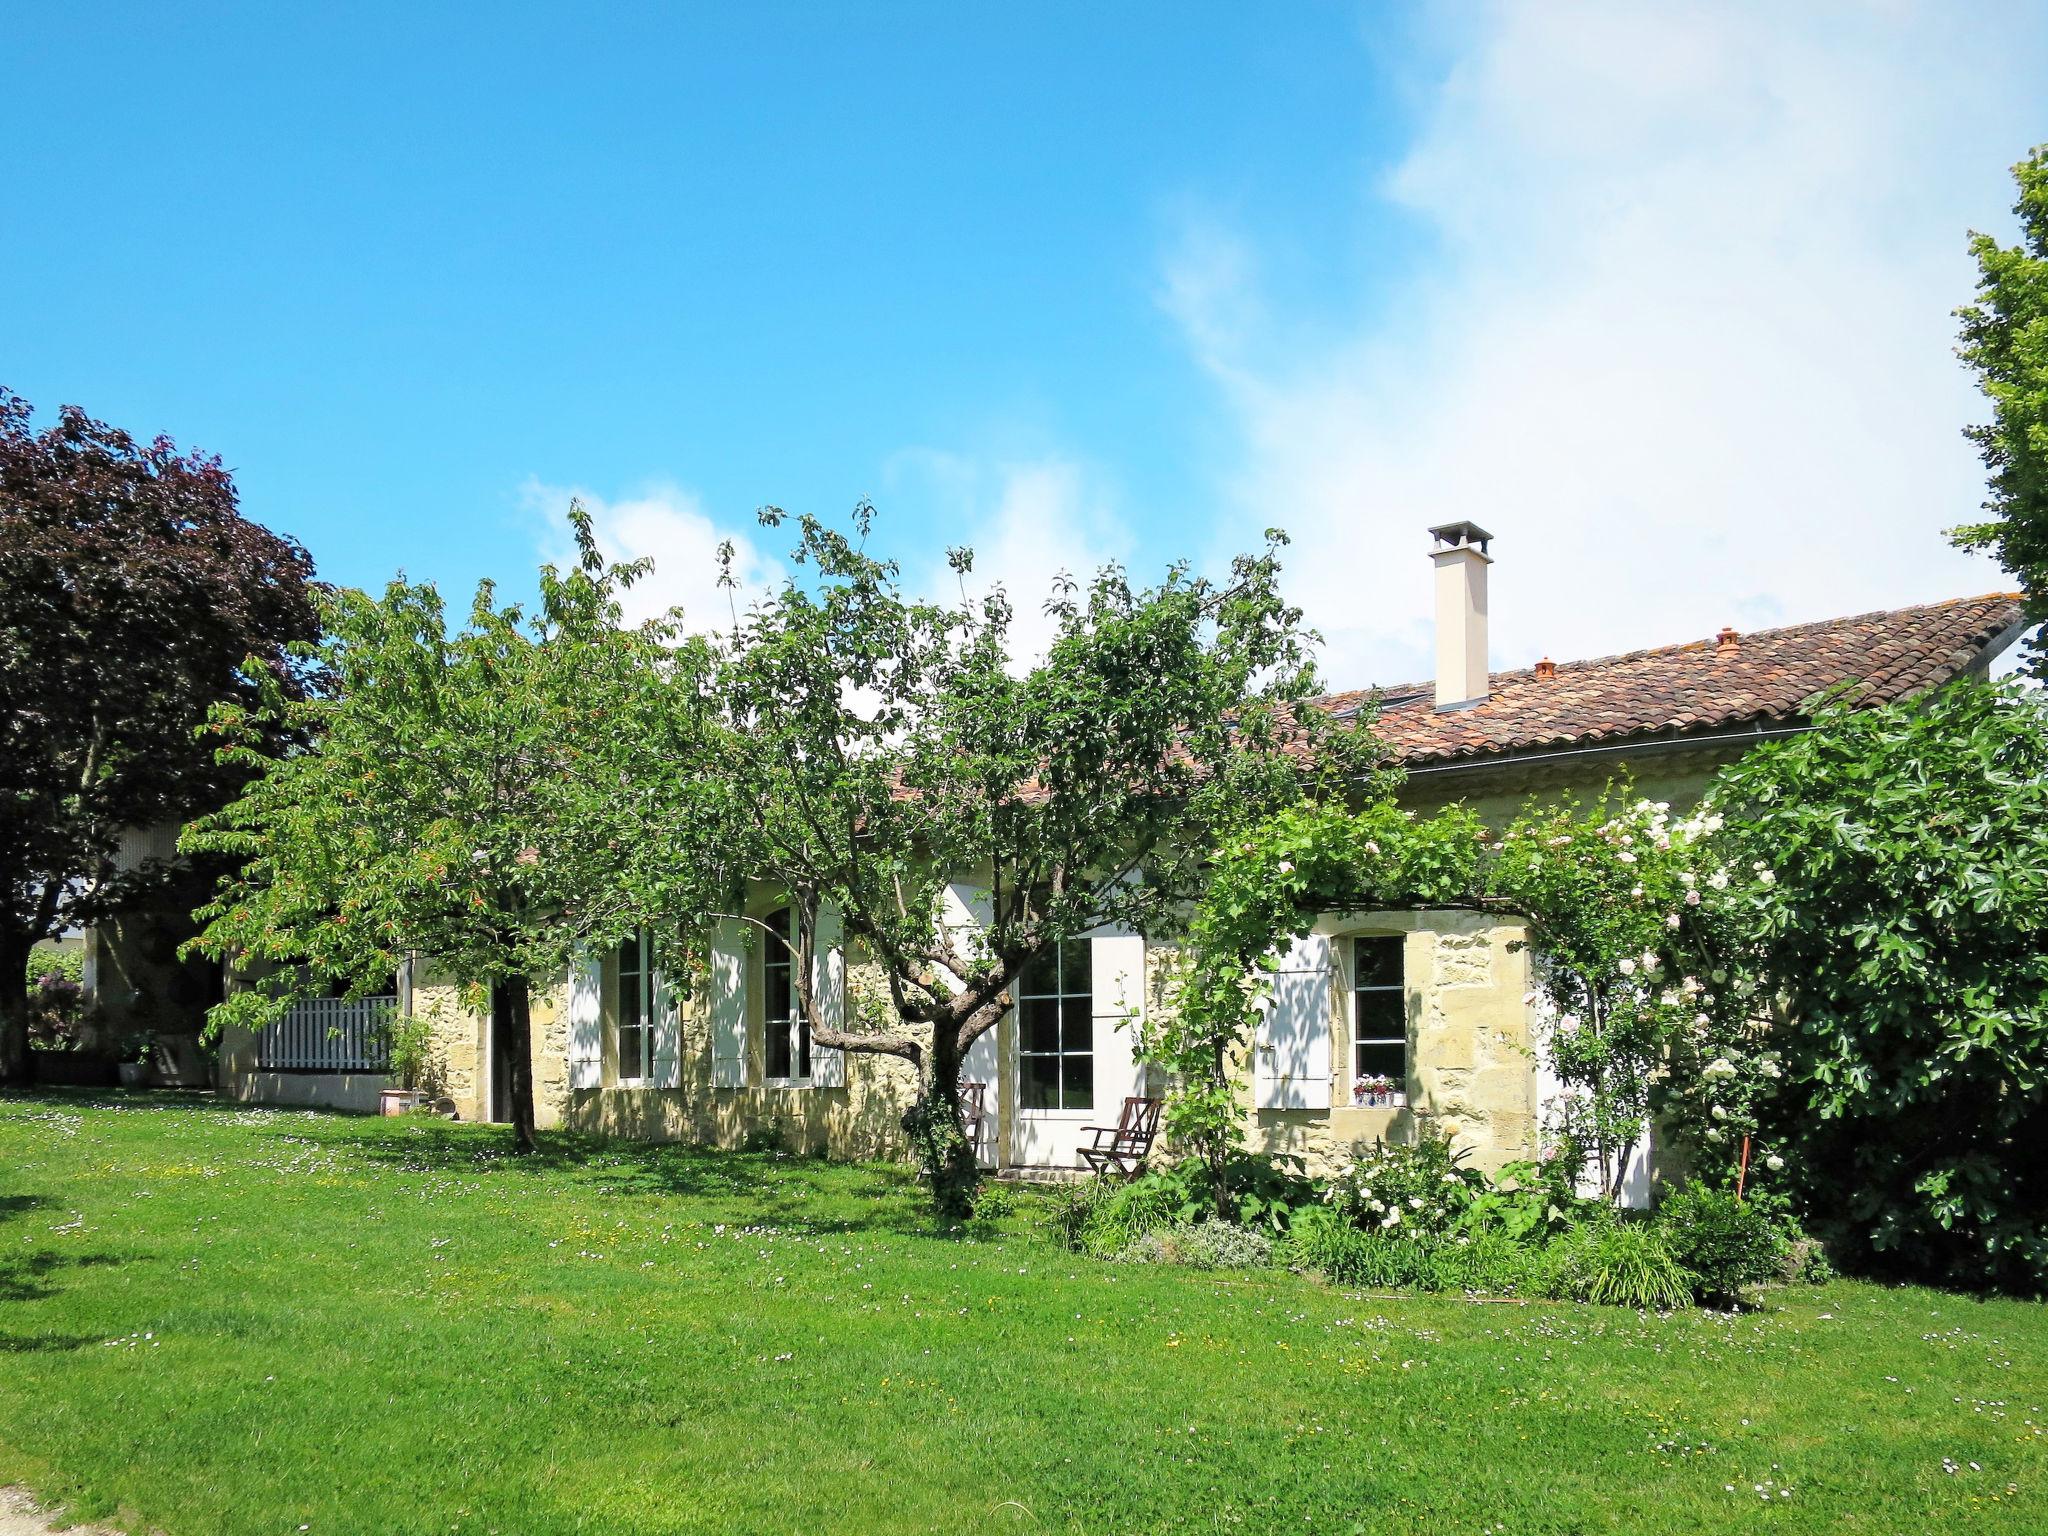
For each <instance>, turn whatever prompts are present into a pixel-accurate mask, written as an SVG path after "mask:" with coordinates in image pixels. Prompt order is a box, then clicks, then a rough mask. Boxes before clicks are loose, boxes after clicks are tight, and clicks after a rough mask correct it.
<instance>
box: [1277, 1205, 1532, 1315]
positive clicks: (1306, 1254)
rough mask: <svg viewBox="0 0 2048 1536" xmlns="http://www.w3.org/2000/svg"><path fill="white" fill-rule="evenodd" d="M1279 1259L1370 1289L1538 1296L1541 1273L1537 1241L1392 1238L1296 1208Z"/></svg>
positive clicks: (1491, 1236)
mask: <svg viewBox="0 0 2048 1536" xmlns="http://www.w3.org/2000/svg"><path fill="white" fill-rule="evenodd" d="M1281 1256H1282V1258H1283V1259H1284V1260H1285V1261H1286V1263H1287V1264H1288V1265H1289V1266H1290V1267H1291V1268H1294V1269H1298V1270H1301V1271H1304V1272H1309V1273H1315V1274H1320V1275H1322V1276H1324V1277H1325V1278H1327V1279H1329V1280H1331V1281H1332V1282H1334V1283H1336V1284H1338V1285H1357V1286H1367V1287H1371V1288H1372V1289H1375V1290H1412V1291H1472V1292H1477V1293H1483V1294H1487V1295H1515V1294H1521V1295H1542V1294H1544V1293H1545V1285H1546V1277H1547V1274H1548V1269H1547V1266H1546V1264H1545V1260H1544V1254H1543V1250H1542V1248H1541V1247H1540V1246H1537V1245H1534V1244H1530V1243H1525V1242H1517V1241H1515V1240H1513V1239H1511V1238H1508V1237H1506V1236H1504V1235H1502V1234H1501V1233H1498V1232H1482V1233H1479V1234H1478V1235H1476V1236H1475V1235H1472V1234H1467V1233H1457V1234H1447V1233H1437V1234H1428V1235H1424V1234H1415V1233H1410V1234H1407V1235H1397V1233H1396V1232H1395V1231H1392V1230H1386V1229H1380V1228H1371V1229H1361V1228H1359V1227H1357V1226H1354V1225H1353V1224H1352V1223H1351V1222H1350V1221H1348V1220H1347V1219H1346V1218H1345V1217H1344V1215H1343V1214H1342V1213H1341V1212H1339V1211H1335V1210H1310V1211H1303V1212H1302V1213H1301V1215H1300V1216H1299V1217H1298V1218H1297V1219H1296V1221H1295V1223H1294V1225H1293V1227H1292V1228H1291V1229H1290V1230H1289V1232H1288V1234H1287V1239H1286V1242H1285V1244H1284V1246H1283V1247H1282V1249H1281Z"/></svg>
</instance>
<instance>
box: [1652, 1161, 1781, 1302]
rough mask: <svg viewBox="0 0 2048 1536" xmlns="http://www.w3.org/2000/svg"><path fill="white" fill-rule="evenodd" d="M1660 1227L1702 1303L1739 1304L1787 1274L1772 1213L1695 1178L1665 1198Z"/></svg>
mask: <svg viewBox="0 0 2048 1536" xmlns="http://www.w3.org/2000/svg"><path fill="white" fill-rule="evenodd" d="M1656 1230H1657V1231H1658V1233H1659V1234H1661V1235H1662V1237H1663V1239H1664V1246H1665V1247H1666V1248H1667V1249H1668V1250H1669V1251H1670V1253H1671V1256H1672V1257H1673V1258H1674V1259H1676V1260H1677V1261H1678V1262H1679V1263H1680V1264H1681V1265H1682V1266H1683V1267H1684V1268H1685V1270H1686V1272H1687V1273H1688V1274H1689V1275H1691V1276H1692V1279H1693V1289H1694V1291H1695V1292H1696V1293H1697V1294H1698V1296H1699V1298H1700V1299H1701V1300H1702V1301H1708V1302H1720V1303H1723V1304H1729V1305H1732V1304H1735V1303H1738V1302H1740V1301H1741V1300H1742V1299H1743V1296H1744V1293H1745V1292H1746V1291H1747V1290H1748V1289H1749V1288H1750V1287H1751V1286H1755V1285H1761V1284H1763V1283H1764V1282H1765V1281H1766V1280H1774V1279H1776V1278H1778V1277H1779V1275H1780V1274H1782V1273H1783V1270H1784V1266H1785V1250H1786V1246H1787V1245H1786V1242H1785V1238H1784V1236H1783V1234H1781V1233H1780V1232H1779V1231H1778V1229H1777V1227H1776V1226H1775V1225H1774V1224H1773V1223H1772V1221H1771V1219H1770V1217H1769V1216H1767V1215H1765V1214H1764V1212H1762V1211H1760V1210H1759V1209H1757V1207H1756V1206H1755V1205H1754V1204H1751V1203H1748V1202H1745V1201H1741V1200H1738V1199H1737V1198H1736V1197H1735V1196H1734V1195H1733V1194H1731V1193H1730V1192H1728V1191H1727V1190H1722V1189H1712V1188H1709V1187H1708V1186H1706V1185H1704V1184H1702V1183H1700V1182H1699V1181H1698V1180H1694V1181H1692V1182H1691V1183H1688V1184H1686V1185H1685V1186H1684V1187H1683V1188H1681V1189H1678V1190H1675V1191H1673V1192H1672V1193H1671V1194H1668V1195H1666V1196H1665V1197H1664V1200H1663V1203H1662V1204H1661V1205H1659V1207H1658V1208H1657V1222H1656Z"/></svg>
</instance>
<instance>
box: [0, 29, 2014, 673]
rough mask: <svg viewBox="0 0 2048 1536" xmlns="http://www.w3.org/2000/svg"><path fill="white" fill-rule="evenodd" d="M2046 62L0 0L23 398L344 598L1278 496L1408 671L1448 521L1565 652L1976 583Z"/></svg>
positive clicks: (1970, 32)
mask: <svg viewBox="0 0 2048 1536" xmlns="http://www.w3.org/2000/svg"><path fill="white" fill-rule="evenodd" d="M1781 10H1791V11H1793V12H1794V13H1795V14H1793V15H1791V16H1790V17H1789V19H1788V17H1787V16H1785V15H1783V14H1780V12H1781ZM2042 79H2048V22H2044V16H2043V12H2042V10H2041V8H2039V7H2014V8H2012V9H2010V10H2008V11H2001V10H1998V9H1996V8H1983V9H1977V8H1972V13H1971V15H1970V17H1969V18H1968V19H1967V20H1961V21H1959V20H1957V19H1955V18H1953V17H1951V16H1949V15H1948V14H1947V13H1946V9H1945V8H1937V7H1924V8H1923V7H1916V6H1913V5H1909V4H1903V3H1899V4H1885V5H1881V6H1868V7H1862V6H1845V7H1840V8H1819V7H1799V8H1771V7H1756V8H1744V7H1724V6H1711V7H1709V6H1701V7H1697V8H1694V7H1688V6H1684V5H1672V6H1668V7H1665V6H1660V7H1642V6H1632V5H1626V4H1621V3H1618V0H1617V3H1613V4H1588V5H1585V6H1572V7H1565V6H1549V5H1545V6H1529V7H1517V6H1499V7H1496V6H1471V7H1464V6H1461V7H1447V8H1441V9H1439V8H1429V7H1422V8H1416V7H1380V6H1357V5H1313V4H1292V5H1286V6H1270V7H1265V6H1262V7H1245V6H1222V5H1219V6H1191V5H1187V4H1174V5H1138V4H1128V5H1119V6H1113V7H1100V6H1082V5H1065V4H1060V5H1042V6H1011V7H1004V8H996V7H992V6H970V5H957V4H948V5H940V4H931V5H910V4H868V5H860V6H847V5H829V6H827V5H819V6H798V5H774V6H766V5H762V6H757V5H747V6H741V5H730V6H694V7H688V8H685V7H681V6H645V7H629V6H604V5H591V6H585V7H564V6H546V7H541V6H534V7H527V8H524V9H520V8H514V7H510V6H506V7H495V8H491V10H490V12H489V18H488V20H486V12H485V11H484V10H483V9H482V8H477V7H470V6H436V5H428V4H410V5H404V6H373V5H352V6H348V7H338V6H337V7H326V6H319V7H280V6H271V5H263V6H250V7H245V8H240V9H236V8H228V7H217V6H205V5H185V6H180V7H177V8H176V9H175V12H173V10H172V8H169V7H161V6H155V5H147V6H144V5H136V6H121V5H104V6H97V7H93V8H90V9H88V8H85V7H59V6H24V7H16V8H10V10H9V12H8V14H7V15H6V16H5V18H0V121H4V123H5V126H6V133H7V141H8V143H9V145H10V149H11V153H10V156H9V162H10V168H9V171H8V188H9V195H8V196H7V198H6V200H5V204H4V212H0V219H4V221H5V225H4V229H0V235H4V239H0V274H4V276H5V278H6V280H7V281H6V291H7V292H8V294H9V296H10V298H9V302H8V304H7V305H6V306H5V310H4V313H0V383H5V384H7V385H8V386H10V387H12V388H13V389H15V390H17V391H19V392H20V393H22V394H24V395H26V396H27V397H28V398H29V399H30V400H32V401H33V402H35V403H36V404H37V405H38V406H40V407H43V408H45V409H49V408H53V407H54V406H55V405H56V404H58V403H59V402H77V403H79V404H82V405H84V406H86V407H87V408H88V409H89V410H91V411H92V412H93V413H94V414H96V415H100V416H103V417H106V418H107V419H109V420H112V421H114V422H117V423H119V424H121V425H123V426H126V427H129V428H130V429H131V430H135V431H137V432H155V431H159V430H162V431H168V432H170V433H171V434H172V435H173V436H175V437H176V438H177V439H178V440H179V441H180V442H182V443H189V444H193V445H197V446H201V447H205V448H208V449H213V450H217V451H219V452H220V453H221V454H223V455H224V457H225V458H226V459H227V460H228V462H229V463H230V464H231V465H232V466H233V467H234V468H235V470H236V472H237V476H238V479H239V481H240V484H241V487H242V491H243V497H244V505H245V509H246V510H247V511H248V512H249V513H250V514H251V515H252V516H255V517H258V518H260V519H261V520H263V521H265V522H268V523H270V524H271V525H273V526H275V527H278V528H280V529H283V530H285V531H288V532H290V533H292V534H294V535H296V536H297V537H299V538H300V539H302V540H303V541H304V542H305V543H306V544H307V545H308V546H309V547H310V548H311V549H312V550H313V552H314V554H315V556H316V558H317V560H318V561H319V563H320V566H321V568H322V571H323V573H324V574H326V575H328V576H329V577H331V578H332V579H336V580H340V581H346V582H352V583H371V582H376V581H380V580H382V579H383V578H385V577H386V576H388V575H389V574H390V573H391V572H392V571H393V570H394V569H396V568H397V567H399V566H403V567H405V568H406V569H407V570H408V571H409V572H410V573H412V574H414V575H418V576H431V577H433V578H435V579H437V580H439V581H440V582H441V583H442V584H443V585H444V586H445V587H448V588H450V589H451V590H463V591H466V590H467V588H468V586H469V584H470V583H471V582H472V581H473V580H474V579H475V578H476V577H477V576H479V575H484V574H490V575H493V576H497V577H500V578H502V579H505V580H507V581H509V582H511V583H513V584H515V585H517V584H519V583H520V582H521V581H522V580H523V579H526V578H527V577H528V576H529V574H530V571H531V568H532V566H533V564H534V562H535V560H536V559H537V558H538V557H539V556H540V555H541V554H543V553H545V552H547V551H548V550H550V549H552V548H556V547H558V546H559V534H558V533H557V532H556V531H555V529H556V524H555V522H554V518H555V517H556V515H557V514H558V512H559V509H560V507H561V505H562V504H563V503H564V502H565V500H566V497H567V495H568V494H570V493H571V492H572V491H576V492H581V493H582V494H584V495H585V496H586V497H588V498H589V499H590V500H591V501H592V502H593V504H594V505H595V506H596V507H597V509H598V511H599V514H600V518H601V522H602V526H603V527H604V529H605V532H606V536H607V539H608V541H609V542H611V543H612V544H613V546H614V547H615V548H617V549H619V550H620V551H622V552H630V553H649V554H652V555H654V556H655V558H656V559H657V562H658V565H659V567H660V571H661V580H660V586H659V588H658V595H659V596H661V597H662V598H665V599H666V598H673V599H677V600H680V601H683V602H684V603H685V604H686V605H687V606H689V607H691V608H692V609H694V610H696V611H699V612H702V611H704V609H705V606H706V604H707V602H708V601H709V599H710V583H709V560H708V552H709V549H710V547H711V544H712V543H713V542H714V541H715V539H716V538H717V537H720V536H724V535H727V534H737V535H740V536H741V537H743V538H748V537H751V540H752V544H751V546H750V552H751V556H752V558H751V559H750V563H749V569H750V571H751V572H752V574H753V576H754V577H755V579H756V580H757V581H759V580H767V579H771V578H772V576H773V573H774V565H773V556H774V554H775V552H776V546H775V544H774V543H773V541H772V540H769V541H765V542H764V541H763V540H762V539H761V537H760V535H759V534H758V532H757V531H755V530H753V528H752V521H751V512H752V509H753V508H754V507H756V506H757V505H759V504H761V503H764V502H777V503H780V504H782V505H785V506H788V507H791V508H799V509H806V510H812V511H817V512H821V513H833V512H838V511H841V510H843V509H844V508H846V507H847V506H849V505H850V504H851V503H852V502H853V501H854V499H855V498H857V497H859V496H861V495H869V496H872V497H874V498H875V500H876V501H877V502H878V503H879V504H880V506H881V509H882V513H883V520H882V524H881V529H882V533H881V537H882V539H883V541H884V542H885V544H886V545H887V546H888V547H889V548H890V549H892V550H893V551H895V552H896V553H898V554H900V555H901V556H902V558H903V559H904V560H905V562H906V566H907V567H908V568H909V569H910V571H911V572H912V575H913V579H914V580H918V581H933V582H935V581H936V580H937V577H936V574H935V571H936V568H937V555H938V551H939V549H940V548H941V547H942V546H943V545H945V544H948V543H955V542H963V541H964V542H973V543H975V544H976V545H977V546H978V547H979V548H980V549H981V551H982V559H981V562H980V569H981V571H982V572H983V574H984V575H988V576H994V577H999V578H1001V579H1004V580H1006V581H1007V582H1008V583H1009V584H1010V585H1011V586H1012V588H1013V589H1014V590H1015V592H1016V593H1017V595H1018V597H1019V599H1020V605H1021V606H1024V607H1027V608H1028V607H1030V606H1033V605H1034V604H1035V601H1036V600H1037V598H1038V597H1039V595H1041V594H1042V593H1043V591H1044V590H1045V586H1046V583H1047V581H1048V580H1049V578H1050V576H1051V574H1052V572H1053V571H1055V570H1056V569H1058V568H1060V567H1062V566H1071V567H1076V568H1085V567H1087V566H1088V565H1090V564H1092V563H1093V562H1095V561H1097V560H1100V559H1103V558H1109V557H1121V558H1126V559H1128V560H1130V561H1131V562H1132V563H1133V564H1134V566H1136V567H1137V568H1138V569H1139V570H1140V571H1141V572H1142V571H1147V570H1151V569H1155V568H1157V567H1159V566H1161V565H1163V563H1164V562H1165V561H1167V560H1169V559H1171V558H1173V557H1175V556H1182V555H1185V556H1188V557H1191V558H1193V559H1195V560H1196V561H1198V562H1200V563H1204V564H1213V563H1214V562H1216V561H1218V560H1220V559H1222V558H1223V557H1224V556H1225V555H1226V554H1227V553H1228V552H1229V551H1230V550H1232V549H1234V548H1238V547H1243V546H1244V545H1245V544H1247V542H1248V541H1250V540H1252V539H1253V538H1254V537H1255V536H1256V533H1257V531H1258V530H1259V529H1260V528H1262V527H1264V526H1265V525H1267V524H1270V523H1279V524H1281V525H1283V526H1286V527H1288V528H1289V529H1290V531H1292V532H1294V533H1295V534H1296V536H1297V539H1298V543H1297V547H1296V566H1295V572H1294V575H1293V577H1292V578H1291V579H1292V581H1293V583H1294V590H1295V591H1296V594H1297V596H1298V598H1299V599H1300V600H1301V601H1302V602H1303V603H1304V604H1305V605H1306V606H1307V607H1308V609H1309V612H1310V615H1311V617H1312V618H1313V619H1314V620H1315V621H1316V622H1317V623H1318V624H1319V625H1320V626H1321V627H1322V628H1323V629H1324V631H1325V632H1326V634H1328V635H1329V637H1330V641H1331V655H1330V670H1331V672H1332V673H1333V676H1334V680H1335V681H1338V682H1340V683H1345V684H1351V683H1360V682H1366V681H1387V682H1391V681H1398V680H1401V679H1402V678H1404V677H1406V676H1408V675H1411V674H1414V673H1416V672H1417V671H1418V670H1421V669H1423V668H1424V662H1423V657H1424V647H1425V642H1426V637H1427V635H1426V631H1427V616H1428V615H1427V604H1428V586H1427V581H1426V566H1425V565H1424V562H1423V560H1422V554H1421V550H1422V544H1423V540H1422V538H1421V536H1420V530H1421V529H1422V528H1423V527H1424V526H1425V525H1426V524H1428V523H1432V522H1437V521H1441V520H1445V519H1448V518H1453V517H1472V518H1475V519H1476V520H1478V521H1480V522H1482V523H1484V524H1486V525H1487V526H1488V527H1490V528H1492V529H1493V531H1494V532H1495V533H1496V534H1497V535H1499V536H1500V544H1499V549H1498V553H1499V555H1500V561H1501V563H1500V565H1499V566H1498V567H1497V569H1496V573H1495V588H1496V599H1495V609H1496V629H1495V646H1494V660H1495V664H1496V665H1498V666H1506V665H1519V664H1524V663H1526V662H1528V661H1530V660H1533V659H1534V657H1535V655H1536V654H1538V653H1542V652H1548V653H1550V654H1552V655H1554V656H1557V657H1559V658H1560V659H1562V658H1564V657H1568V656H1576V655H1585V654H1593V653H1596V652H1599V651H1603V650H1614V649H1623V648H1629V647H1633V646H1637V645H1644V644H1651V643H1657V642H1662V641H1667V640H1676V639H1685V638H1692V637H1694V636H1696V635H1700V634H1705V633H1709V632H1711V630H1712V629H1714V628H1715V627H1717V626H1718V625H1719V624H1720V623H1722V622H1734V623H1736V624H1738V625H1742V626H1745V627H1752V626H1755V625H1760V624H1764V623H1770V622H1778V621H1791V620H1797V619H1803V618H1817V617H1825V616H1828V615H1830V614H1833V613H1840V612H1848V611H1854V610H1856V609H1858V608H1865V607H1872V606H1879V605H1884V604H1890V603H1896V602H1906V601H1914V600H1923V599H1931V598H1939V597H1944V596H1953V595H1959V594H1961V593H1965V592H1973V591H1979V590H1985V589H1987V588H1989V587H1992V586H1995V585H1999V584H2000V578H1999V577H1998V575H1997V573H1996V572H1995V570H1993V569H1992V568H1990V567H1989V566H1986V565H1984V564H1983V563H1982V562H1980V561H1975V560H1970V559H1967V558H1965V557H1963V556H1960V555H1956V554H1953V553H1952V552H1949V551H1948V550H1947V549H1946V548H1945V546H1944V545H1943V543H1942V540H1941V539H1940V536H1939V529H1940V528H1941V527H1943V526H1945V525H1947V524H1950V523H1953V522H1956V521H1958V520H1961V519H1962V518H1965V517H1967V516H1968V515H1969V514H1970V512H1971V509H1972V508H1973V507H1974V505H1975V502H1976V500H1977V498H1978V496H1979V495H1980V494H1981V483H1980V480H1979V477H1978V475H1977V471H1976V468H1975V463H1974V460H1973V459H1972V458H1971V456H1970V452H1969V450H1968V447H1967V445H1966V444H1964V443H1963V442H1962V440H1961V439H1960V437H1959V436H1958V434H1957V429H1958V428H1959V427H1960V425H1961V424H1962V423H1963V422H1964V421H1965V420H1967V419H1969V417H1970V415H1971V414H1972V412H1973V411H1974V409H1975V407H1974V404H1973V398H1972V396H1971V394H1970V391H1969V388H1968V384H1967V381H1966V380H1965V379H1964V378H1963V377H1962V376H1961V374H1960V373H1959V371H1958V370H1957V368H1956V366H1955V364H1954V362H1953V359H1952V358H1951V356H1950V354H1949V345H1950V333H1951V330H1952V325H1951V322H1950V321H1949V319H1948V311H1949V310H1950V309H1951V308H1952V307H1953V306H1954V305H1955V304H1956V303H1958V302H1960V301H1961V300H1962V299H1963V298H1964V297H1966V295H1967V292H1968V285H1969V275H1970V273H1969V266H1968V263H1967V260H1966V259H1965V258H1964V256H1963V252H1962V242H1963V237H1964V231H1965V229H1966V228H1967V227H1969V226H1970V225H1973V224H1974V225H1977V226H1979V227H1992V228H1997V229H2000V230H2005V229H2008V228H2009V224H2008V222H2007V218H2006V211H2005V210H2006V208H2007V205H2009V203H2010V202H2011V196H2010V191H2009V186H2008V184H2007V183H2006V182H2005V180H2004V174H2005V173H2004V168H2005V167H2006V166H2007V165H2008V164H2010V162H2011V161H2012V160H2014V159H2016V158H2017V157H2018V156H2019V154H2020V153H2021V152H2022V151H2023V150H2024V149H2025V148H2026V147H2027V146H2028V145H2029V144H2031V143H2034V142H2037V141H2039V140H2041V139H2044V138H2048V98H2044V97H2043V96H2042V94H2041V92H2040V88H2039V82H2040V81H2041V80H2042Z"/></svg>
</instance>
